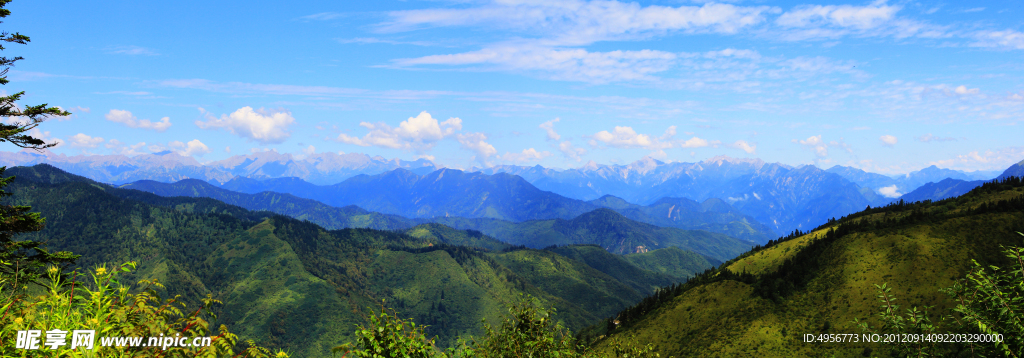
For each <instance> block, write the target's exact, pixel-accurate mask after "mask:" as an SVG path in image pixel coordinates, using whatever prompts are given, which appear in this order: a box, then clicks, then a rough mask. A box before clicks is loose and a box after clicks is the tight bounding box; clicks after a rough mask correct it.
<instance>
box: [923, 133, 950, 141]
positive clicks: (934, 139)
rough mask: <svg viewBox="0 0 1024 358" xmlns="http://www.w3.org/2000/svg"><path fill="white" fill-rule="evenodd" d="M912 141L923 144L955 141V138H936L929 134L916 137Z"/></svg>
mask: <svg viewBox="0 0 1024 358" xmlns="http://www.w3.org/2000/svg"><path fill="white" fill-rule="evenodd" d="M914 139H917V140H918V141H920V142H924V143H929V142H952V141H956V138H953V137H936V136H933V135H932V134H931V133H928V134H925V135H923V136H920V137H916V138H914Z"/></svg>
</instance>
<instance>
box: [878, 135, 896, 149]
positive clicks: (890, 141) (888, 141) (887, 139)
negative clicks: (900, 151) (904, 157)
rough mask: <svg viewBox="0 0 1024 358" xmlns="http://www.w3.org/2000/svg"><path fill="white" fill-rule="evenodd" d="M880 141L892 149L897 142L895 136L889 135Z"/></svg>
mask: <svg viewBox="0 0 1024 358" xmlns="http://www.w3.org/2000/svg"><path fill="white" fill-rule="evenodd" d="M878 139H880V140H881V141H882V144H883V145H885V146H886V147H892V146H894V145H896V142H897V140H896V137H895V136H892V135H888V134H886V135H883V136H881V137H878Z"/></svg>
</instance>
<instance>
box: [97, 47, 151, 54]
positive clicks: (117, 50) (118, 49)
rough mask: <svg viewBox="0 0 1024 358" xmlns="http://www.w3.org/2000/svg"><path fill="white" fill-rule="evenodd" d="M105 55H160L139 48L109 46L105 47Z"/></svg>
mask: <svg viewBox="0 0 1024 358" xmlns="http://www.w3.org/2000/svg"><path fill="white" fill-rule="evenodd" d="M107 53H112V54H120V55H132V56H137V55H145V56H157V55H160V54H159V53H157V52H156V51H154V50H153V49H148V48H145V47H139V46H111V47H107Z"/></svg>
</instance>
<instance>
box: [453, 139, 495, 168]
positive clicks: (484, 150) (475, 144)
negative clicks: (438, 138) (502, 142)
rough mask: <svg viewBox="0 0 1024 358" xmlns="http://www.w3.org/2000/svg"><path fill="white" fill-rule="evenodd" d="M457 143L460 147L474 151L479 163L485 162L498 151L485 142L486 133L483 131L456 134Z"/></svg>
mask: <svg viewBox="0 0 1024 358" xmlns="http://www.w3.org/2000/svg"><path fill="white" fill-rule="evenodd" d="M455 137H456V138H458V140H459V143H460V144H462V147H463V148H465V149H469V150H471V151H473V152H474V153H476V157H475V159H476V160H477V161H479V162H481V163H486V160H487V158H490V157H491V156H493V155H495V154H498V151H497V150H496V149H494V146H493V145H491V144H490V143H487V135H486V134H483V133H467V134H461V133H460V134H456V135H455Z"/></svg>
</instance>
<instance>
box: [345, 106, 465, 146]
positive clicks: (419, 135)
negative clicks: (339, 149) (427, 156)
mask: <svg viewBox="0 0 1024 358" xmlns="http://www.w3.org/2000/svg"><path fill="white" fill-rule="evenodd" d="M359 125H360V126H361V127H363V128H366V129H368V130H369V131H370V132H369V133H367V134H366V135H365V136H363V137H362V138H358V137H352V136H349V135H347V134H345V133H342V134H340V135H338V138H337V141H339V142H342V143H348V144H355V145H358V146H363V147H369V146H377V147H385V148H392V149H402V150H416V151H426V150H430V149H431V148H433V147H434V146H435V145H436V144H437V142H439V141H441V140H442V139H444V138H445V137H448V136H451V135H453V134H455V133H456V132H457V131H460V130H462V120H461V119H459V118H455V117H453V118H449V119H448V120H446V121H444V122H440V123H438V121H437V120H436V119H434V118H433V117H431V116H430V113H427V112H426V111H423V112H420V114H419V115H417V116H416V117H409V119H407V120H405V121H402V122H401V123H399V124H398V127H397V128H392V127H391V126H389V125H387V124H385V123H369V122H362V123H359Z"/></svg>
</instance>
